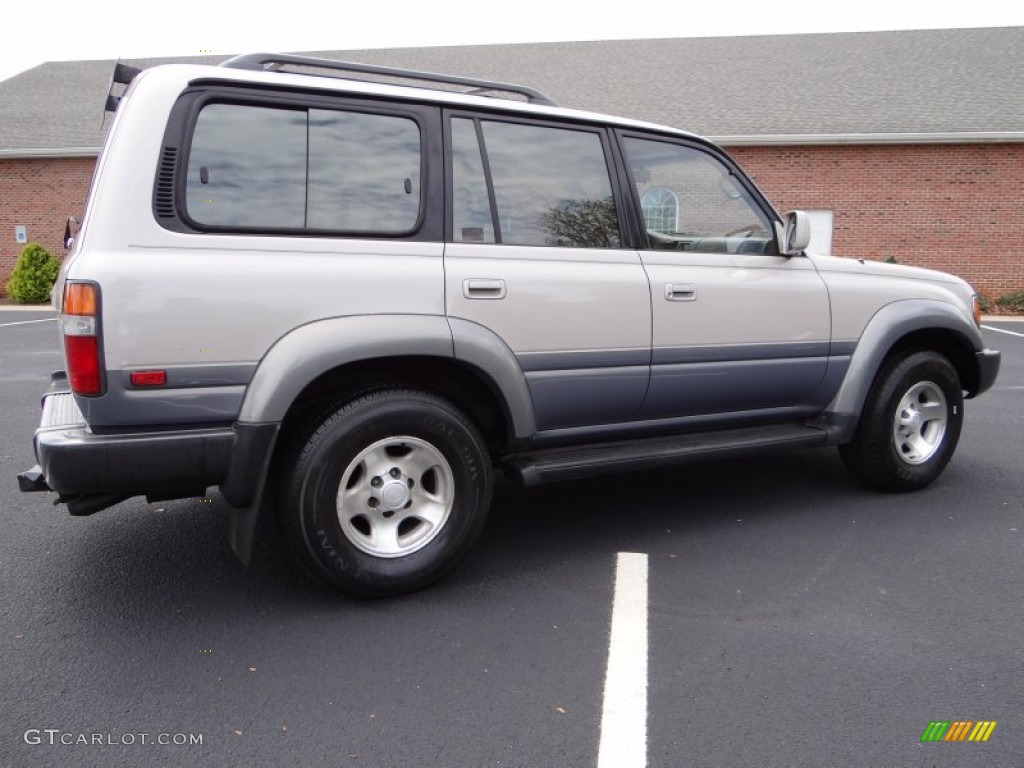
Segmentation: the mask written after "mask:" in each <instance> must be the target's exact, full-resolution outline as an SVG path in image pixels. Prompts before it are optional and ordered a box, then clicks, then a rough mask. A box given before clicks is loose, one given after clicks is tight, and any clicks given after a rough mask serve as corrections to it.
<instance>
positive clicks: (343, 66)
mask: <svg viewBox="0 0 1024 768" xmlns="http://www.w3.org/2000/svg"><path fill="white" fill-rule="evenodd" d="M220 66H222V67H230V68H232V69H254V70H258V71H262V72H265V71H277V70H280V68H281V67H282V66H300V67H315V68H317V69H329V70H333V71H336V72H358V73H360V74H367V75H377V76H380V77H393V78H403V79H405V80H420V81H423V82H429V83H444V84H447V85H464V86H467V87H469V88H472V89H473V90H470V91H467V93H471V94H482V93H484V92H486V91H500V92H502V93H516V94H519V95H520V96H525V97H526V100H527V101H528V102H529V103H531V104H545V105H547V106H550V107H557V106H558V105H557V104H556V103H555V102H554V101H552V100H551V99H549V98H548V97H547V96H545V95H544V94H543V93H541V92H540V91H538V90H535V89H533V88H527V87H526V86H523V85H514V84H512V83H499V82H494V81H491V80H477V79H476V78H472V77H459V76H457V75H440V74H435V73H433V72H420V71H419V70H415V69H402V68H399V67H381V66H376V65H373V64H357V63H355V62H350V61H335V60H334V59H318V58H316V57H313V56H295V55H293V54H288V53H247V54H243V55H241V56H235V57H234V58H231V59H228V60H227V61H225V62H222V63H221V65H220ZM330 76H331V75H328V77H330Z"/></svg>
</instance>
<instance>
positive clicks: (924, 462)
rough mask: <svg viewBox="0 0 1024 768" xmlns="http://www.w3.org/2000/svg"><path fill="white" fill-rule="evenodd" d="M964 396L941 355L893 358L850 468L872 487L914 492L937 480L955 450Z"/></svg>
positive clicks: (848, 454) (845, 450) (849, 449)
mask: <svg viewBox="0 0 1024 768" xmlns="http://www.w3.org/2000/svg"><path fill="white" fill-rule="evenodd" d="M963 413H964V397H963V389H962V388H961V384H960V378H959V376H958V375H957V372H956V369H955V368H954V367H953V365H952V364H951V363H950V362H949V360H947V359H946V358H945V357H943V356H942V355H940V354H938V353H936V352H930V351H921V352H912V353H907V354H904V355H901V356H899V357H895V358H893V359H892V360H890V361H889V362H888V363H887V364H886V365H885V367H884V368H883V369H882V371H881V372H880V373H879V375H878V378H877V379H876V380H875V383H874V384H873V385H872V387H871V391H870V392H869V393H868V398H867V401H866V402H865V405H864V411H863V412H862V414H861V418H860V424H859V426H858V427H857V432H856V433H855V435H854V437H853V440H852V442H850V443H849V444H847V445H843V446H840V448H839V452H840V455H841V456H842V458H843V462H844V463H845V464H846V466H847V468H848V469H849V470H850V471H851V472H853V474H854V475H856V476H857V477H859V478H860V479H861V480H863V481H864V482H865V483H867V484H868V485H871V486H874V487H876V488H881V489H883V490H888V491H913V490H917V489H919V488H923V487H925V486H926V485H928V484H929V483H931V482H932V481H933V480H935V478H937V477H938V476H939V475H940V474H941V473H942V471H943V470H944V469H945V468H946V464H948V463H949V460H950V459H951V458H952V456H953V451H954V450H956V445H957V442H958V441H959V439H960V428H961V426H962V425H963Z"/></svg>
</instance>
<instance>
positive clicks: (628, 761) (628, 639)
mask: <svg viewBox="0 0 1024 768" xmlns="http://www.w3.org/2000/svg"><path fill="white" fill-rule="evenodd" d="M646 765H647V555H644V554H638V553H635V552H619V554H618V558H617V560H616V564H615V597H614V599H613V603H612V626H611V634H610V638H609V640H608V671H607V673H606V674H605V680H604V708H603V711H602V713H601V743H600V746H599V747H598V750H597V768H644V766H646Z"/></svg>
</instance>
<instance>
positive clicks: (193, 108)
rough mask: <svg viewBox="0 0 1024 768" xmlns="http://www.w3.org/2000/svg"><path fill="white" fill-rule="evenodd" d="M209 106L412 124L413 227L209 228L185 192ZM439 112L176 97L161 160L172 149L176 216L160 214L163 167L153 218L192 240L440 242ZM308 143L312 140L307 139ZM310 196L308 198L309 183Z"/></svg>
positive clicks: (309, 97)
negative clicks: (415, 149) (416, 167)
mask: <svg viewBox="0 0 1024 768" xmlns="http://www.w3.org/2000/svg"><path fill="white" fill-rule="evenodd" d="M210 104H237V105H240V106H250V107H262V108H268V109H285V110H287V109H292V110H297V111H303V110H304V111H307V112H308V111H309V110H311V109H322V110H329V111H335V112H358V113H363V114H372V115H382V116H389V117H398V118H404V119H409V120H412V121H413V122H415V124H416V126H417V128H418V129H419V132H420V190H419V209H418V212H417V218H416V221H415V223H414V225H413V226H412V227H411V228H409V229H407V230H404V231H401V232H378V231H374V230H347V229H321V228H306V227H302V228H296V227H242V226H230V225H216V224H205V223H202V222H199V221H196V220H195V219H193V218H192V217H191V216H189V214H188V209H187V207H186V206H187V202H186V201H187V199H186V188H187V180H188V179H187V176H188V164H189V159H190V155H191V150H192V138H193V135H194V132H195V126H196V123H197V122H198V120H199V114H200V112H202V110H203V109H204V108H205V107H206V106H209V105H210ZM440 112H441V110H440V108H439V107H437V106H435V105H430V104H419V103H415V102H410V103H401V102H394V101H392V100H386V101H376V100H373V99H363V98H349V97H347V96H344V95H341V96H334V95H325V94H320V93H316V94H311V93H304V92H298V91H273V92H268V91H266V90H263V89H254V88H248V87H242V88H238V87H224V86H219V85H213V86H201V85H200V86H196V85H193V86H190V87H189V88H188V89H186V90H185V91H183V92H182V94H181V95H180V96H179V97H178V101H177V102H176V103H175V105H174V106H173V107H172V110H171V114H170V119H169V120H168V124H167V128H166V130H165V132H164V140H163V143H162V145H161V156H162V155H163V153H164V152H165V151H166V150H167V149H168V148H172V149H174V150H176V154H177V157H176V160H175V166H174V178H173V182H172V184H173V198H174V201H173V207H174V216H173V217H167V216H161V215H160V213H159V212H158V210H157V194H158V192H159V191H161V189H166V186H164V187H162V186H161V179H160V168H159V162H158V167H157V169H156V173H155V179H154V185H153V215H154V218H155V219H156V221H157V222H158V223H159V224H160V226H161V227H163V228H165V229H169V230H171V231H174V232H183V233H189V234H212V235H236V236H278V237H310V238H344V239H367V240H414V241H427V242H440V241H441V239H442V231H443V230H442V224H443V211H440V210H438V207H439V206H438V205H437V203H436V202H435V201H437V200H439V199H440V197H441V195H442V189H441V187H442V184H443V183H444V182H443V177H442V174H440V173H437V171H436V170H434V169H435V168H436V166H437V163H439V162H441V158H442V145H441V140H440V137H439V132H438V128H439V125H438V123H439V121H440ZM307 140H308V139H307ZM306 184H307V188H306V194H307V195H308V192H309V190H308V184H309V181H308V177H307V182H306Z"/></svg>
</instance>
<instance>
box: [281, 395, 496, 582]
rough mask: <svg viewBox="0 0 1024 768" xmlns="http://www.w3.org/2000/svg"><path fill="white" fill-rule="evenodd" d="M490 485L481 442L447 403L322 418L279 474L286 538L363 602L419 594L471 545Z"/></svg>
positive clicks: (352, 406) (361, 408) (422, 398)
mask: <svg viewBox="0 0 1024 768" xmlns="http://www.w3.org/2000/svg"><path fill="white" fill-rule="evenodd" d="M490 492H491V478H490V466H489V461H488V457H487V452H486V450H485V449H484V445H483V440H482V439H481V438H480V435H479V433H478V432H477V430H476V428H475V427H474V426H473V424H472V423H471V422H470V421H469V420H468V419H467V418H466V417H465V416H464V415H463V414H462V413H461V412H460V411H459V410H458V409H456V408H455V407H454V406H453V405H452V404H451V403H449V402H448V401H446V400H444V399H442V398H440V397H437V396H435V395H432V394H429V393H426V392H420V391H415V390H400V389H387V390H382V391H379V392H374V393H370V394H365V395H363V396H361V397H358V398H356V399H355V400H353V401H351V402H349V403H347V404H345V405H343V406H341V407H339V408H338V409H336V410H335V411H333V412H332V413H330V414H329V415H327V416H326V418H324V419H323V420H322V422H321V423H320V425H319V426H318V427H317V428H316V429H315V430H314V431H313V432H312V433H311V434H310V435H309V437H308V438H307V439H306V440H305V441H304V442H303V443H302V444H301V445H299V446H298V448H297V449H296V451H295V456H294V457H292V461H291V465H290V468H289V469H288V470H287V471H286V472H285V476H284V483H283V489H282V499H281V501H282V503H281V504H280V505H279V507H280V509H281V513H282V515H283V522H284V527H285V530H286V531H287V533H288V537H289V540H290V543H291V546H292V548H293V550H294V551H295V553H296V554H297V555H298V557H299V559H300V561H301V562H302V563H303V564H304V565H305V566H306V568H307V569H308V570H309V571H310V572H311V573H313V575H315V576H316V577H317V578H319V579H320V580H322V581H324V582H326V583H327V584H329V585H331V586H333V587H335V588H337V589H339V590H341V591H342V592H345V593H347V594H351V595H355V596H361V597H382V596H388V595H397V594H401V593H404V592H410V591H413V590H416V589H420V588H421V587H424V586H426V585H428V584H430V583H431V582H433V581H435V580H436V579H438V578H440V577H441V576H443V575H444V574H445V573H447V572H448V571H449V570H450V569H451V568H452V567H453V566H454V565H455V564H456V563H457V562H458V561H459V560H460V559H461V558H462V557H463V556H464V555H465V554H466V552H467V551H468V550H469V548H470V547H471V546H472V544H473V542H474V541H475V540H476V538H477V536H478V535H479V534H480V532H481V530H482V528H483V525H484V521H485V518H486V515H487V511H488V509H487V508H488V504H489V503H490Z"/></svg>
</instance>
